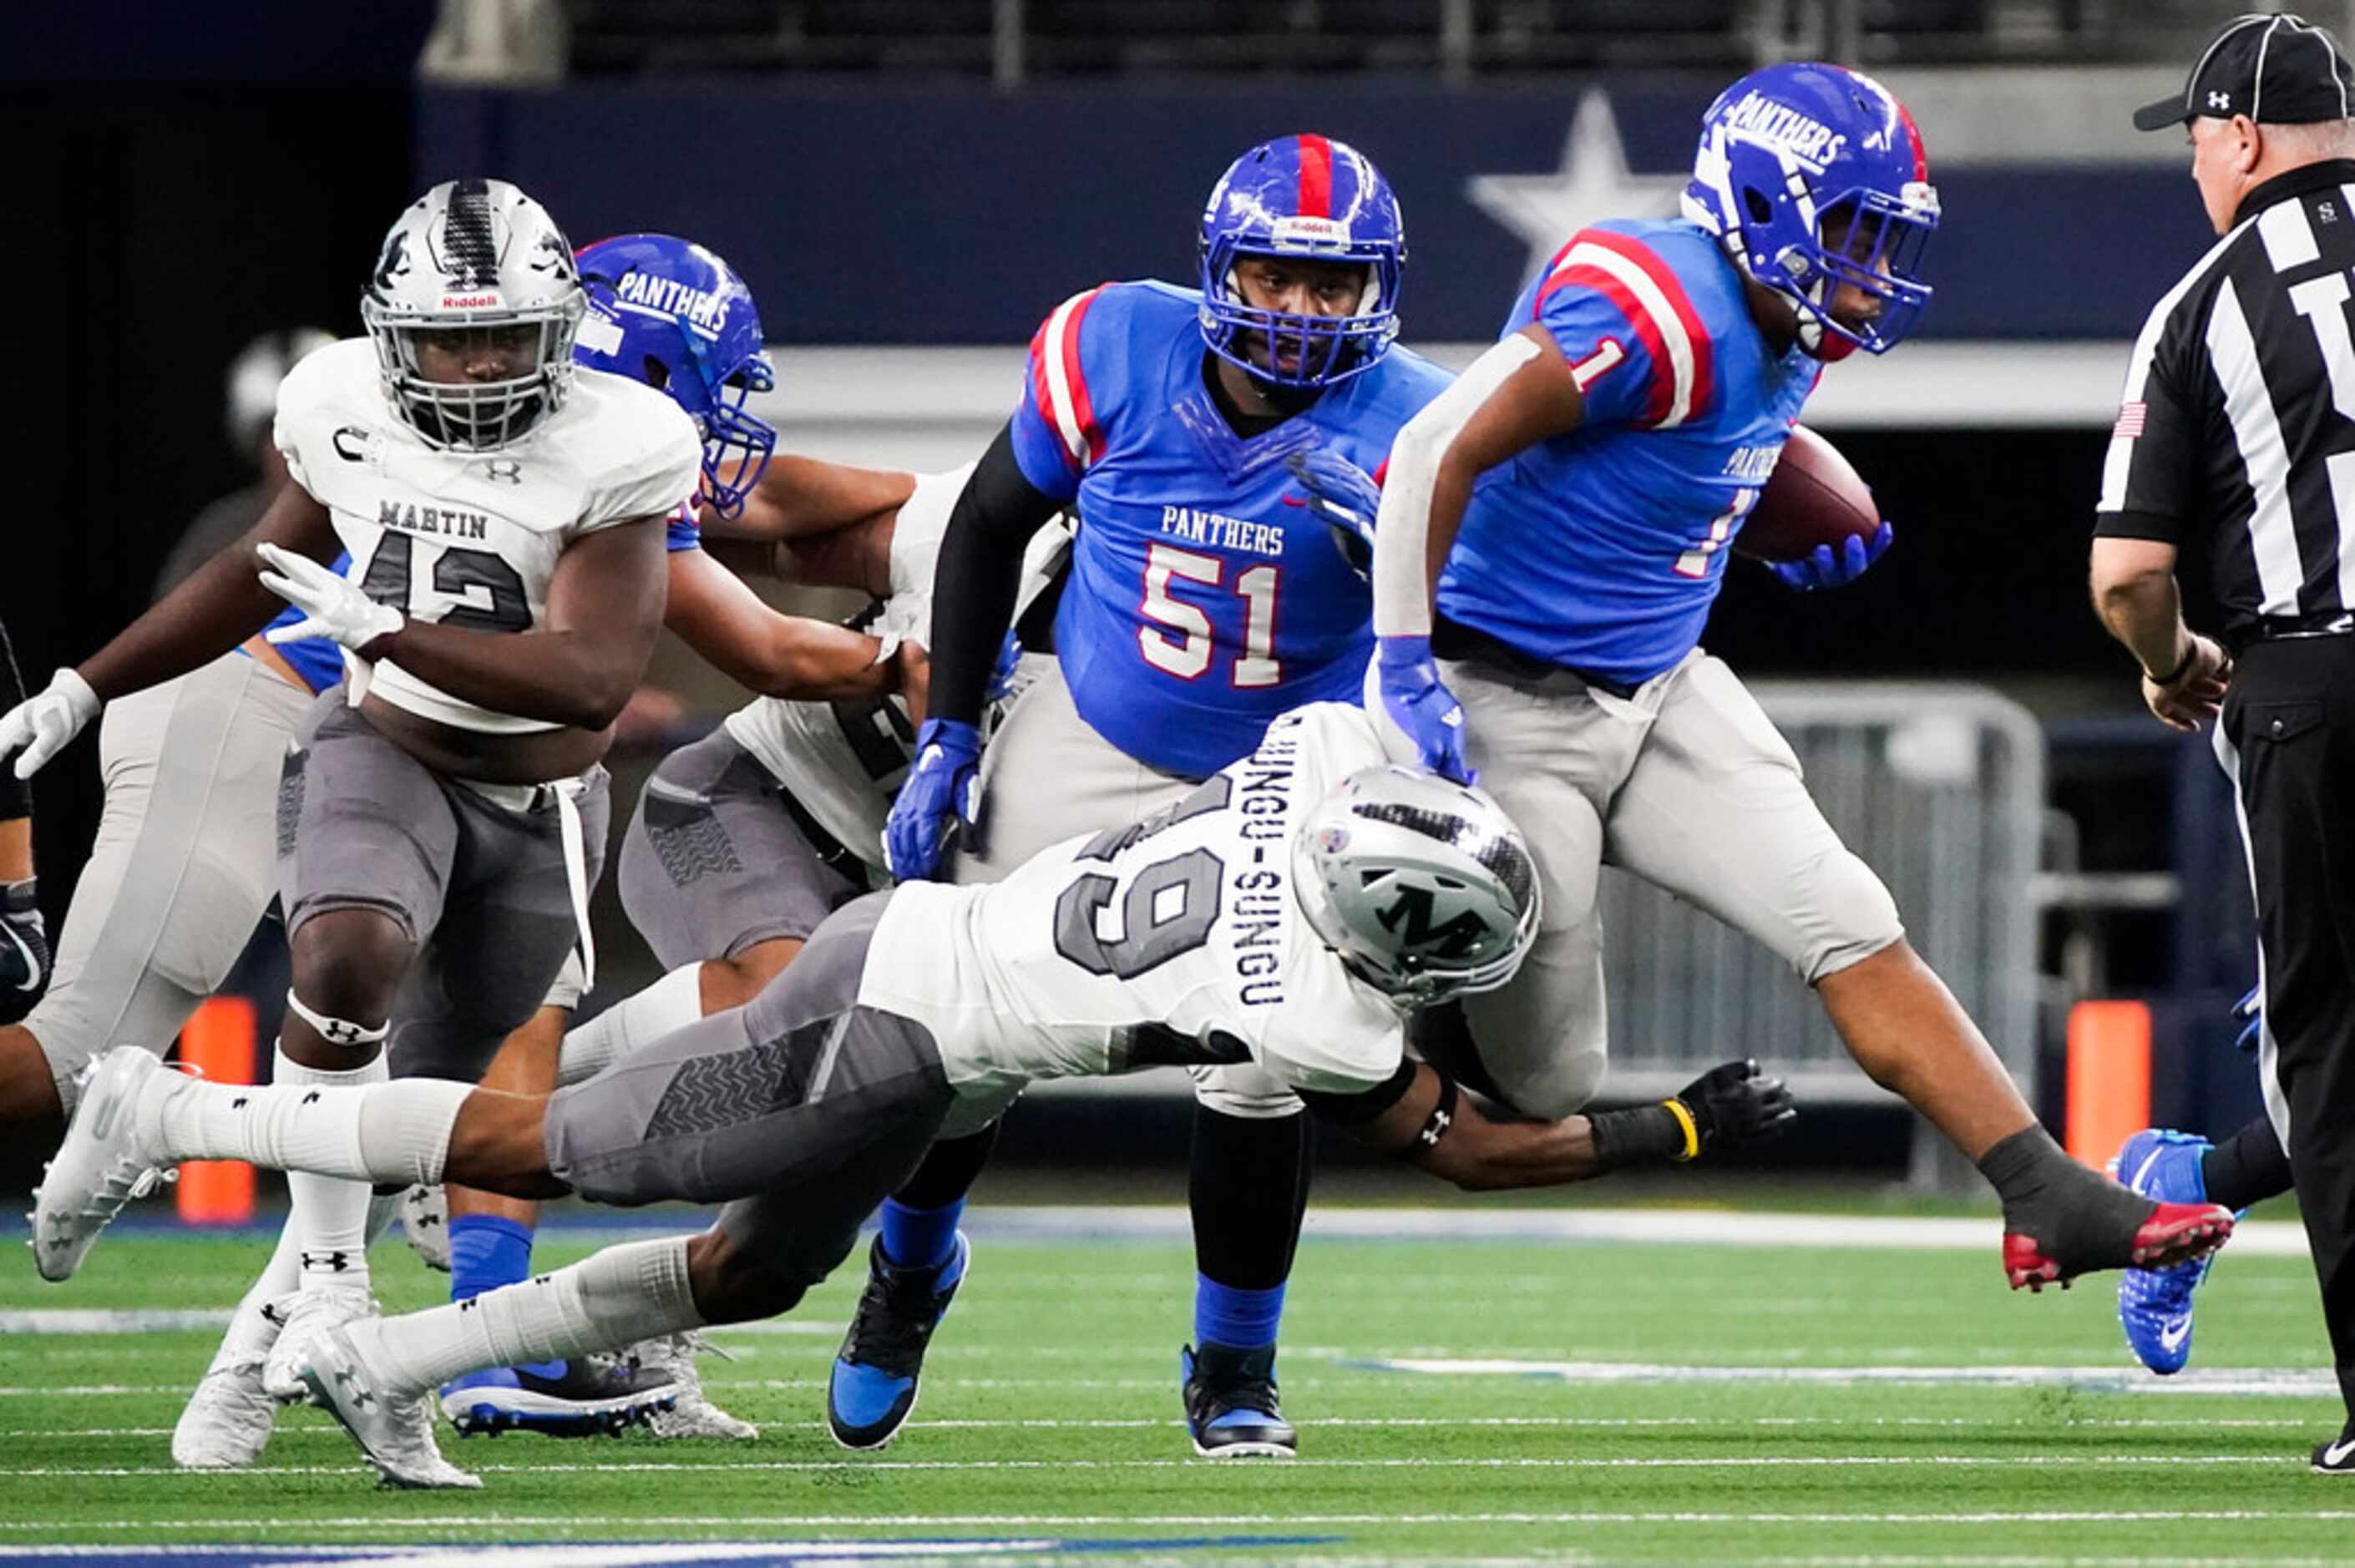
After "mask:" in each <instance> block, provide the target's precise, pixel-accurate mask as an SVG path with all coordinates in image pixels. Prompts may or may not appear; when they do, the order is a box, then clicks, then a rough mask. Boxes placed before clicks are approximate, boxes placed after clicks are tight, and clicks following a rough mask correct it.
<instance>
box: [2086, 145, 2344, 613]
mask: <svg viewBox="0 0 2355 1568" xmlns="http://www.w3.org/2000/svg"><path fill="white" fill-rule="evenodd" d="M2350 310H2355V162H2350V161H2331V162H2328V163H2319V164H2308V165H2307V166H2306V167H2304V168H2299V169H2293V170H2291V171H2290V172H2289V173H2287V174H2286V175H2278V176H2276V177H2275V178H2274V179H2270V180H2267V181H2266V182H2265V183H2264V184H2263V185H2259V186H2257V187H2256V189H2254V190H2253V191H2251V192H2250V193H2249V195H2248V197H2247V199H2246V200H2245V201H2243V203H2242V204H2241V208H2240V211H2239V213H2238V215H2237V220H2236V221H2235V222H2234V224H2233V226H2232V231H2231V232H2230V233H2228V234H2226V235H2225V236H2224V238H2222V239H2221V240H2219V241H2217V243H2216V246H2215V248H2214V249H2211V250H2210V251H2209V252H2208V254H2207V255H2205V256H2203V257H2201V258H2200V260H2199V261H2198V262H2196V263H2195V264H2194V265H2193V266H2192V269H2191V270H2190V271H2189V272H2187V273H2186V274H2184V277H2183V281H2180V282H2179V283H2178V284H2176V285H2175V287H2174V288H2172V289H2170V290H2169V291H2168V292H2167V293H2166V295H2165V296H2163V297H2162V298H2161V299H2160V300H2159V302H2158V304H2156V305H2154V306H2152V307H2151V313H2150V317H2149V319H2148V320H2147V321H2146V322H2145V323H2143V329H2142V335H2141V336H2140V337H2138V338H2137V339H2136V340H2135V346H2134V357H2133V359H2132V360H2131V361H2130V362H2129V363H2128V365H2127V367H2126V390H2125V394H2124V397H2123V399H2122V401H2121V405H2120V407H2119V409H2118V421H2117V425H2116V427H2115V429H2113V431H2112V432H2111V437H2110V449H2109V456H2108V458H2107V460H2106V461H2105V462H2104V464H2103V467H2102V498H2101V503H2100V507H2099V515H2098V517H2097V518H2096V520H2095V524H2094V532H2095V533H2096V534H2099V535H2110V536H2117V537H2126V538H2137V539H2158V540H2164V541H2166V542H2168V543H2169V544H2172V545H2176V546H2179V547H2180V546H2188V545H2190V543H2191V542H2192V541H2193V540H2195V539H2196V538H2197V537H2198V536H2199V535H2200V531H2201V530H2202V529H2205V530H2207V532H2208V535H2209V544H2210V548H2211V552H2212V563H2213V577H2214V581H2215V588H2216V594H2217V598H2218V599H2219V600H2220V601H2221V602H2222V606H2223V609H2224V627H2223V630H2224V634H2225V636H2226V638H2227V640H2228V641H2238V640H2240V639H2243V638H2245V637H2247V636H2249V635H2251V634H2254V633H2255V632H2257V631H2259V630H2263V629H2267V628H2270V629H2272V630H2324V629H2329V630H2341V628H2339V626H2337V625H2336V624H2335V623H2336V622H2337V621H2339V620H2340V619H2341V618H2345V617H2349V616H2350V612H2355V333H2350V322H2355V315H2350ZM2349 624H2350V626H2355V620H2350V622H2349Z"/></svg>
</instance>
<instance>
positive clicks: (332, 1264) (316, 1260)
mask: <svg viewBox="0 0 2355 1568" xmlns="http://www.w3.org/2000/svg"><path fill="white" fill-rule="evenodd" d="M303 1266H304V1268H305V1269H332V1270H334V1271H335V1272H336V1273H337V1274H341V1273H343V1272H344V1270H346V1269H347V1268H349V1267H350V1266H352V1265H351V1257H350V1255H349V1254H347V1253H343V1252H306V1253H304V1255H303Z"/></svg>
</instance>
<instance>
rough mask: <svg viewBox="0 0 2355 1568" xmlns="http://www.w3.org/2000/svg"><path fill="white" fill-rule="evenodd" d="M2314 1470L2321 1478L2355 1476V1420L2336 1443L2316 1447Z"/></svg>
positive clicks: (2340, 1434)
mask: <svg viewBox="0 0 2355 1568" xmlns="http://www.w3.org/2000/svg"><path fill="white" fill-rule="evenodd" d="M2314 1469H2315V1473H2316V1474H2317V1475H2321V1476H2355V1420H2350V1422H2348V1423H2347V1426H2346V1429H2345V1430H2344V1431H2342V1432H2340V1433H2339V1437H2338V1440H2337V1441H2336V1442H2330V1443H2318V1444H2316V1445H2315V1446H2314Z"/></svg>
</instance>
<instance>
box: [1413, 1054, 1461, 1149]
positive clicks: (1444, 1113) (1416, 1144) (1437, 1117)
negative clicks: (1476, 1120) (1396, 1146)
mask: <svg viewBox="0 0 2355 1568" xmlns="http://www.w3.org/2000/svg"><path fill="white" fill-rule="evenodd" d="M1455 1099H1456V1088H1455V1079H1453V1078H1451V1077H1449V1076H1448V1075H1446V1074H1444V1073H1442V1074H1440V1075H1439V1103H1438V1104H1437V1105H1435V1106H1433V1107H1431V1114H1430V1115H1429V1116H1427V1117H1425V1118H1423V1130H1422V1131H1420V1132H1418V1133H1416V1134H1415V1135H1414V1141H1413V1142H1412V1143H1410V1144H1408V1145H1407V1146H1406V1148H1405V1149H1403V1150H1401V1151H1400V1152H1401V1153H1402V1154H1404V1155H1405V1156H1406V1157H1407V1158H1408V1159H1409V1160H1413V1159H1416V1158H1417V1157H1419V1156H1422V1155H1425V1154H1428V1153H1430V1152H1431V1151H1432V1150H1434V1149H1436V1148H1438V1147H1439V1140H1440V1139H1443V1138H1445V1137H1446V1136H1447V1129H1448V1128H1451V1127H1454V1126H1455Z"/></svg>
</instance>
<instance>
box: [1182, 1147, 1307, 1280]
mask: <svg viewBox="0 0 2355 1568" xmlns="http://www.w3.org/2000/svg"><path fill="white" fill-rule="evenodd" d="M1308 1155H1309V1140H1308V1118H1307V1117H1305V1116H1304V1115H1297V1114H1295V1115H1293V1116H1283V1117H1242V1116H1229V1115H1227V1114H1226V1113H1225V1112H1224V1111H1215V1110H1212V1109H1211V1108H1210V1107H1208V1106H1205V1105H1201V1104H1199V1103H1198V1104H1196V1106H1195V1107H1194V1163H1193V1170H1192V1171H1191V1172H1190V1174H1189V1176H1188V1181H1187V1186H1186V1196H1187V1199H1188V1202H1189V1203H1190V1205H1191V1206H1192V1208H1193V1211H1194V1266H1196V1267H1197V1268H1199V1269H1200V1270H1201V1271H1202V1273H1203V1274H1204V1275H1205V1276H1207V1277H1209V1278H1210V1279H1213V1280H1215V1281H1217V1282H1218V1283H1219V1284H1220V1285H1225V1286H1230V1287H1233V1288H1235V1289H1238V1290H1269V1289H1273V1287H1276V1286H1279V1285H1281V1284H1283V1283H1284V1279H1285V1278H1286V1277H1288V1276H1289V1275H1290V1274H1291V1273H1292V1252H1293V1248H1294V1247H1295V1246H1296V1245H1299V1241H1300V1216H1301V1215H1302V1213H1305V1211H1306V1209H1307V1207H1308V1170H1309V1159H1308Z"/></svg>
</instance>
